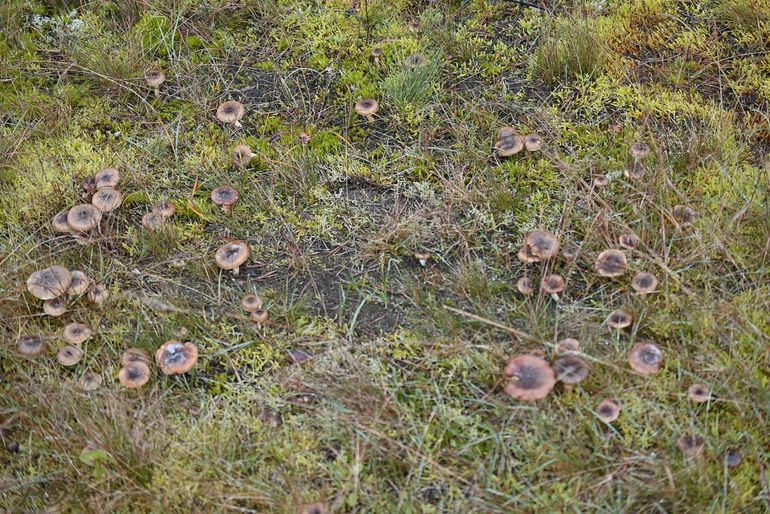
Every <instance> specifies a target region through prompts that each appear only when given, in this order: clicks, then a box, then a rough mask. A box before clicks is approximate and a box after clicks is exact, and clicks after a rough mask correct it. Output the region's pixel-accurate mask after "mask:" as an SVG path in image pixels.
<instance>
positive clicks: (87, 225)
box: [67, 203, 102, 232]
mask: <svg viewBox="0 0 770 514" xmlns="http://www.w3.org/2000/svg"><path fill="white" fill-rule="evenodd" d="M101 219H102V211H100V210H99V209H97V208H96V207H94V206H93V205H90V204H87V203H83V204H80V205H76V206H75V207H73V208H72V209H70V210H69V212H67V224H68V225H69V226H70V227H71V228H72V230H77V231H78V232H88V231H89V230H93V229H94V228H96V227H97V226H98V225H99V222H100V221H101Z"/></svg>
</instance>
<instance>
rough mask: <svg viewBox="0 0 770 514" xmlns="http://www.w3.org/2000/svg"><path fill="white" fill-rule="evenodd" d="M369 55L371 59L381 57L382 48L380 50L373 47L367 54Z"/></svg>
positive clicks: (377, 47)
mask: <svg viewBox="0 0 770 514" xmlns="http://www.w3.org/2000/svg"><path fill="white" fill-rule="evenodd" d="M369 54H370V55H371V56H372V57H382V48H380V47H379V46H375V47H374V48H372V51H371V52H369Z"/></svg>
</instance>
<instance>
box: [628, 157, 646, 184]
mask: <svg viewBox="0 0 770 514" xmlns="http://www.w3.org/2000/svg"><path fill="white" fill-rule="evenodd" d="M644 171H645V170H644V164H642V163H641V162H639V161H634V162H632V163H630V164H629V165H628V166H626V169H625V170H624V171H623V175H625V176H626V178H630V179H631V180H642V178H643V177H644Z"/></svg>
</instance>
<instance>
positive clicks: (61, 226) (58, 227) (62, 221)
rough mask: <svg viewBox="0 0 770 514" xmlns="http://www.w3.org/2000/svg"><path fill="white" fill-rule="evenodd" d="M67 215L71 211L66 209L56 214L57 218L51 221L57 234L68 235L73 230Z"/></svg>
mask: <svg viewBox="0 0 770 514" xmlns="http://www.w3.org/2000/svg"><path fill="white" fill-rule="evenodd" d="M67 214H69V209H65V210H63V211H61V212H58V213H56V216H54V217H53V219H52V220H51V226H52V227H53V229H54V230H55V231H56V232H61V233H64V234H66V233H68V232H69V231H70V230H72V227H70V224H69V223H67Z"/></svg>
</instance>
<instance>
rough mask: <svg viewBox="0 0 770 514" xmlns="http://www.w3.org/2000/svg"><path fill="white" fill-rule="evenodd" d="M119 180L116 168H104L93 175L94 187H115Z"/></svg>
mask: <svg viewBox="0 0 770 514" xmlns="http://www.w3.org/2000/svg"><path fill="white" fill-rule="evenodd" d="M118 182H120V172H119V171H118V170H117V168H104V169H103V170H101V171H100V172H99V173H97V174H96V175H94V187H95V188H96V189H103V188H105V187H113V188H114V187H116V186H117V185H118Z"/></svg>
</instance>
